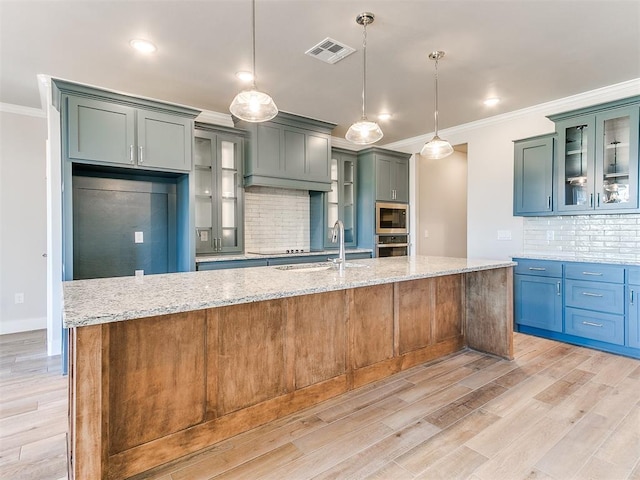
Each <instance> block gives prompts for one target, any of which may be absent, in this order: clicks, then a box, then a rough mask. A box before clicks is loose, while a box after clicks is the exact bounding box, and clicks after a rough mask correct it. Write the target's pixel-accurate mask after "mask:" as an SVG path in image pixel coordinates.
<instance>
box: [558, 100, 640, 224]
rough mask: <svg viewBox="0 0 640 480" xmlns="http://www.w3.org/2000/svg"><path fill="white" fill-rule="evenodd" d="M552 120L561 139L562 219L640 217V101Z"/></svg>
mask: <svg viewBox="0 0 640 480" xmlns="http://www.w3.org/2000/svg"><path fill="white" fill-rule="evenodd" d="M549 118H550V119H551V120H553V121H554V122H555V123H556V130H557V133H558V142H557V149H556V190H557V211H558V213H560V214H565V215H566V214H581V213H607V212H611V213H624V212H630V211H637V210H638V141H639V124H640V97H631V98H627V99H623V100H618V101H616V102H610V103H607V104H604V105H598V106H595V107H590V108H585V109H580V110H575V111H572V112H567V113H563V114H558V115H552V116H550V117H549Z"/></svg>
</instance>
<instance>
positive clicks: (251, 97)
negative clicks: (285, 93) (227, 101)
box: [229, 0, 278, 123]
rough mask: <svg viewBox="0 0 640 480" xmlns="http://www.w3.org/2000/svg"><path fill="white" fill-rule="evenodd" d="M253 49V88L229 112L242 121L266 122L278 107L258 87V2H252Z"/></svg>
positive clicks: (276, 112)
mask: <svg viewBox="0 0 640 480" xmlns="http://www.w3.org/2000/svg"><path fill="white" fill-rule="evenodd" d="M251 40H252V43H251V49H252V55H253V70H252V73H253V80H252V84H251V88H249V89H247V90H243V91H241V92H240V93H239V94H238V95H236V97H235V98H234V99H233V102H231V105H230V106H229V111H230V112H231V113H232V114H233V115H234V116H236V117H238V118H239V119H240V120H245V121H247V122H254V123H257V122H266V121H267V120H271V119H272V118H273V117H275V116H276V115H277V114H278V107H276V104H275V102H274V101H273V99H272V98H271V97H270V96H269V94H267V93H264V92H261V91H260V90H258V87H256V0H251Z"/></svg>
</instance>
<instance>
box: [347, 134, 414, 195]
mask: <svg viewBox="0 0 640 480" xmlns="http://www.w3.org/2000/svg"><path fill="white" fill-rule="evenodd" d="M410 156H411V155H409V154H406V153H402V152H394V151H392V150H385V149H382V148H379V147H370V148H367V149H365V150H360V151H359V152H358V161H359V162H360V164H361V165H362V168H363V171H369V172H371V174H372V175H373V178H372V180H374V185H375V200H378V201H383V202H400V203H408V202H409V157H410Z"/></svg>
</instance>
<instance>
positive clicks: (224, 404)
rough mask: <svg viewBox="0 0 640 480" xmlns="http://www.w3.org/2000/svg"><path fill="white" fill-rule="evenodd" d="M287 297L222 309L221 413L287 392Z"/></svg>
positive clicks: (219, 387) (219, 373)
mask: <svg viewBox="0 0 640 480" xmlns="http://www.w3.org/2000/svg"><path fill="white" fill-rule="evenodd" d="M286 313H287V312H286V300H270V301H266V302H257V303H247V304H242V305H234V306H231V307H224V308H221V309H220V311H219V315H220V317H219V327H218V328H219V347H218V348H219V359H218V414H219V415H225V414H227V413H229V412H233V411H235V410H238V409H241V408H244V407H248V406H250V405H255V404H256V403H259V402H262V401H264V400H267V399H269V398H274V397H277V396H279V395H283V394H284V393H286V388H285V386H286V382H285V368H286V367H285V333H286Z"/></svg>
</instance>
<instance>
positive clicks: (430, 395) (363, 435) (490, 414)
mask: <svg viewBox="0 0 640 480" xmlns="http://www.w3.org/2000/svg"><path fill="white" fill-rule="evenodd" d="M0 348H1V350H2V352H1V355H0V388H1V390H0V478H2V479H5V478H6V479H38V480H47V479H52V480H57V479H59V478H63V477H65V475H66V466H65V431H66V414H67V410H66V409H67V405H66V380H65V379H64V378H62V377H61V376H60V372H59V361H60V360H59V358H53V359H48V358H47V357H46V355H45V352H44V332H32V333H28V334H15V335H5V336H2V337H0ZM515 351H516V357H517V358H516V360H515V361H513V362H507V361H504V360H499V359H496V358H493V357H490V356H488V355H482V354H479V353H476V352H472V351H464V352H460V353H458V354H455V355H452V356H449V357H447V358H446V359H444V360H440V361H436V362H431V363H428V364H425V365H421V366H418V367H415V368H413V369H411V370H407V371H405V372H402V373H400V374H398V375H395V376H394V377H392V378H389V379H387V380H384V381H381V382H377V383H375V384H371V385H368V386H366V387H363V388H361V389H359V390H357V391H353V392H349V393H347V394H345V395H342V396H340V397H338V398H335V399H333V400H329V401H327V402H324V403H323V404H321V405H318V406H316V407H313V408H311V409H308V410H305V411H304V412H300V413H298V414H294V415H291V416H289V417H286V418H284V419H280V420H278V421H275V422H272V423H270V424H267V425H265V426H263V427H260V428H257V429H255V430H252V431H250V432H246V433H244V434H241V435H238V436H236V437H234V438H232V439H229V440H227V441H224V442H221V443H219V444H218V445H216V446H215V447H214V448H212V449H210V450H208V451H205V452H201V453H199V454H196V455H194V456H191V457H190V458H187V459H184V460H182V461H180V462H176V463H174V464H172V465H168V466H164V467H162V468H159V469H156V470H155V471H153V472H149V473H147V474H145V475H140V476H138V477H136V480H140V479H152V480H187V479H188V480H198V479H202V480H205V479H207V480H208V479H212V478H215V479H243V480H248V479H258V478H260V479H277V480H287V479H292V480H298V479H306V478H314V479H356V478H362V479H366V478H368V479H380V480H387V479H447V480H448V479H454V478H468V479H473V480H503V479H504V480H511V479H525V478H526V479H556V480H565V479H580V480H582V479H611V480H622V479H634V480H640V361H637V360H632V359H628V358H625V357H620V356H616V355H609V354H606V353H602V352H597V351H593V350H588V349H585V348H580V347H574V346H570V345H565V344H561V343H557V342H553V341H549V340H543V339H539V338H536V337H530V336H525V335H521V334H516V336H515ZM83 480H84V479H83Z"/></svg>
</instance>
